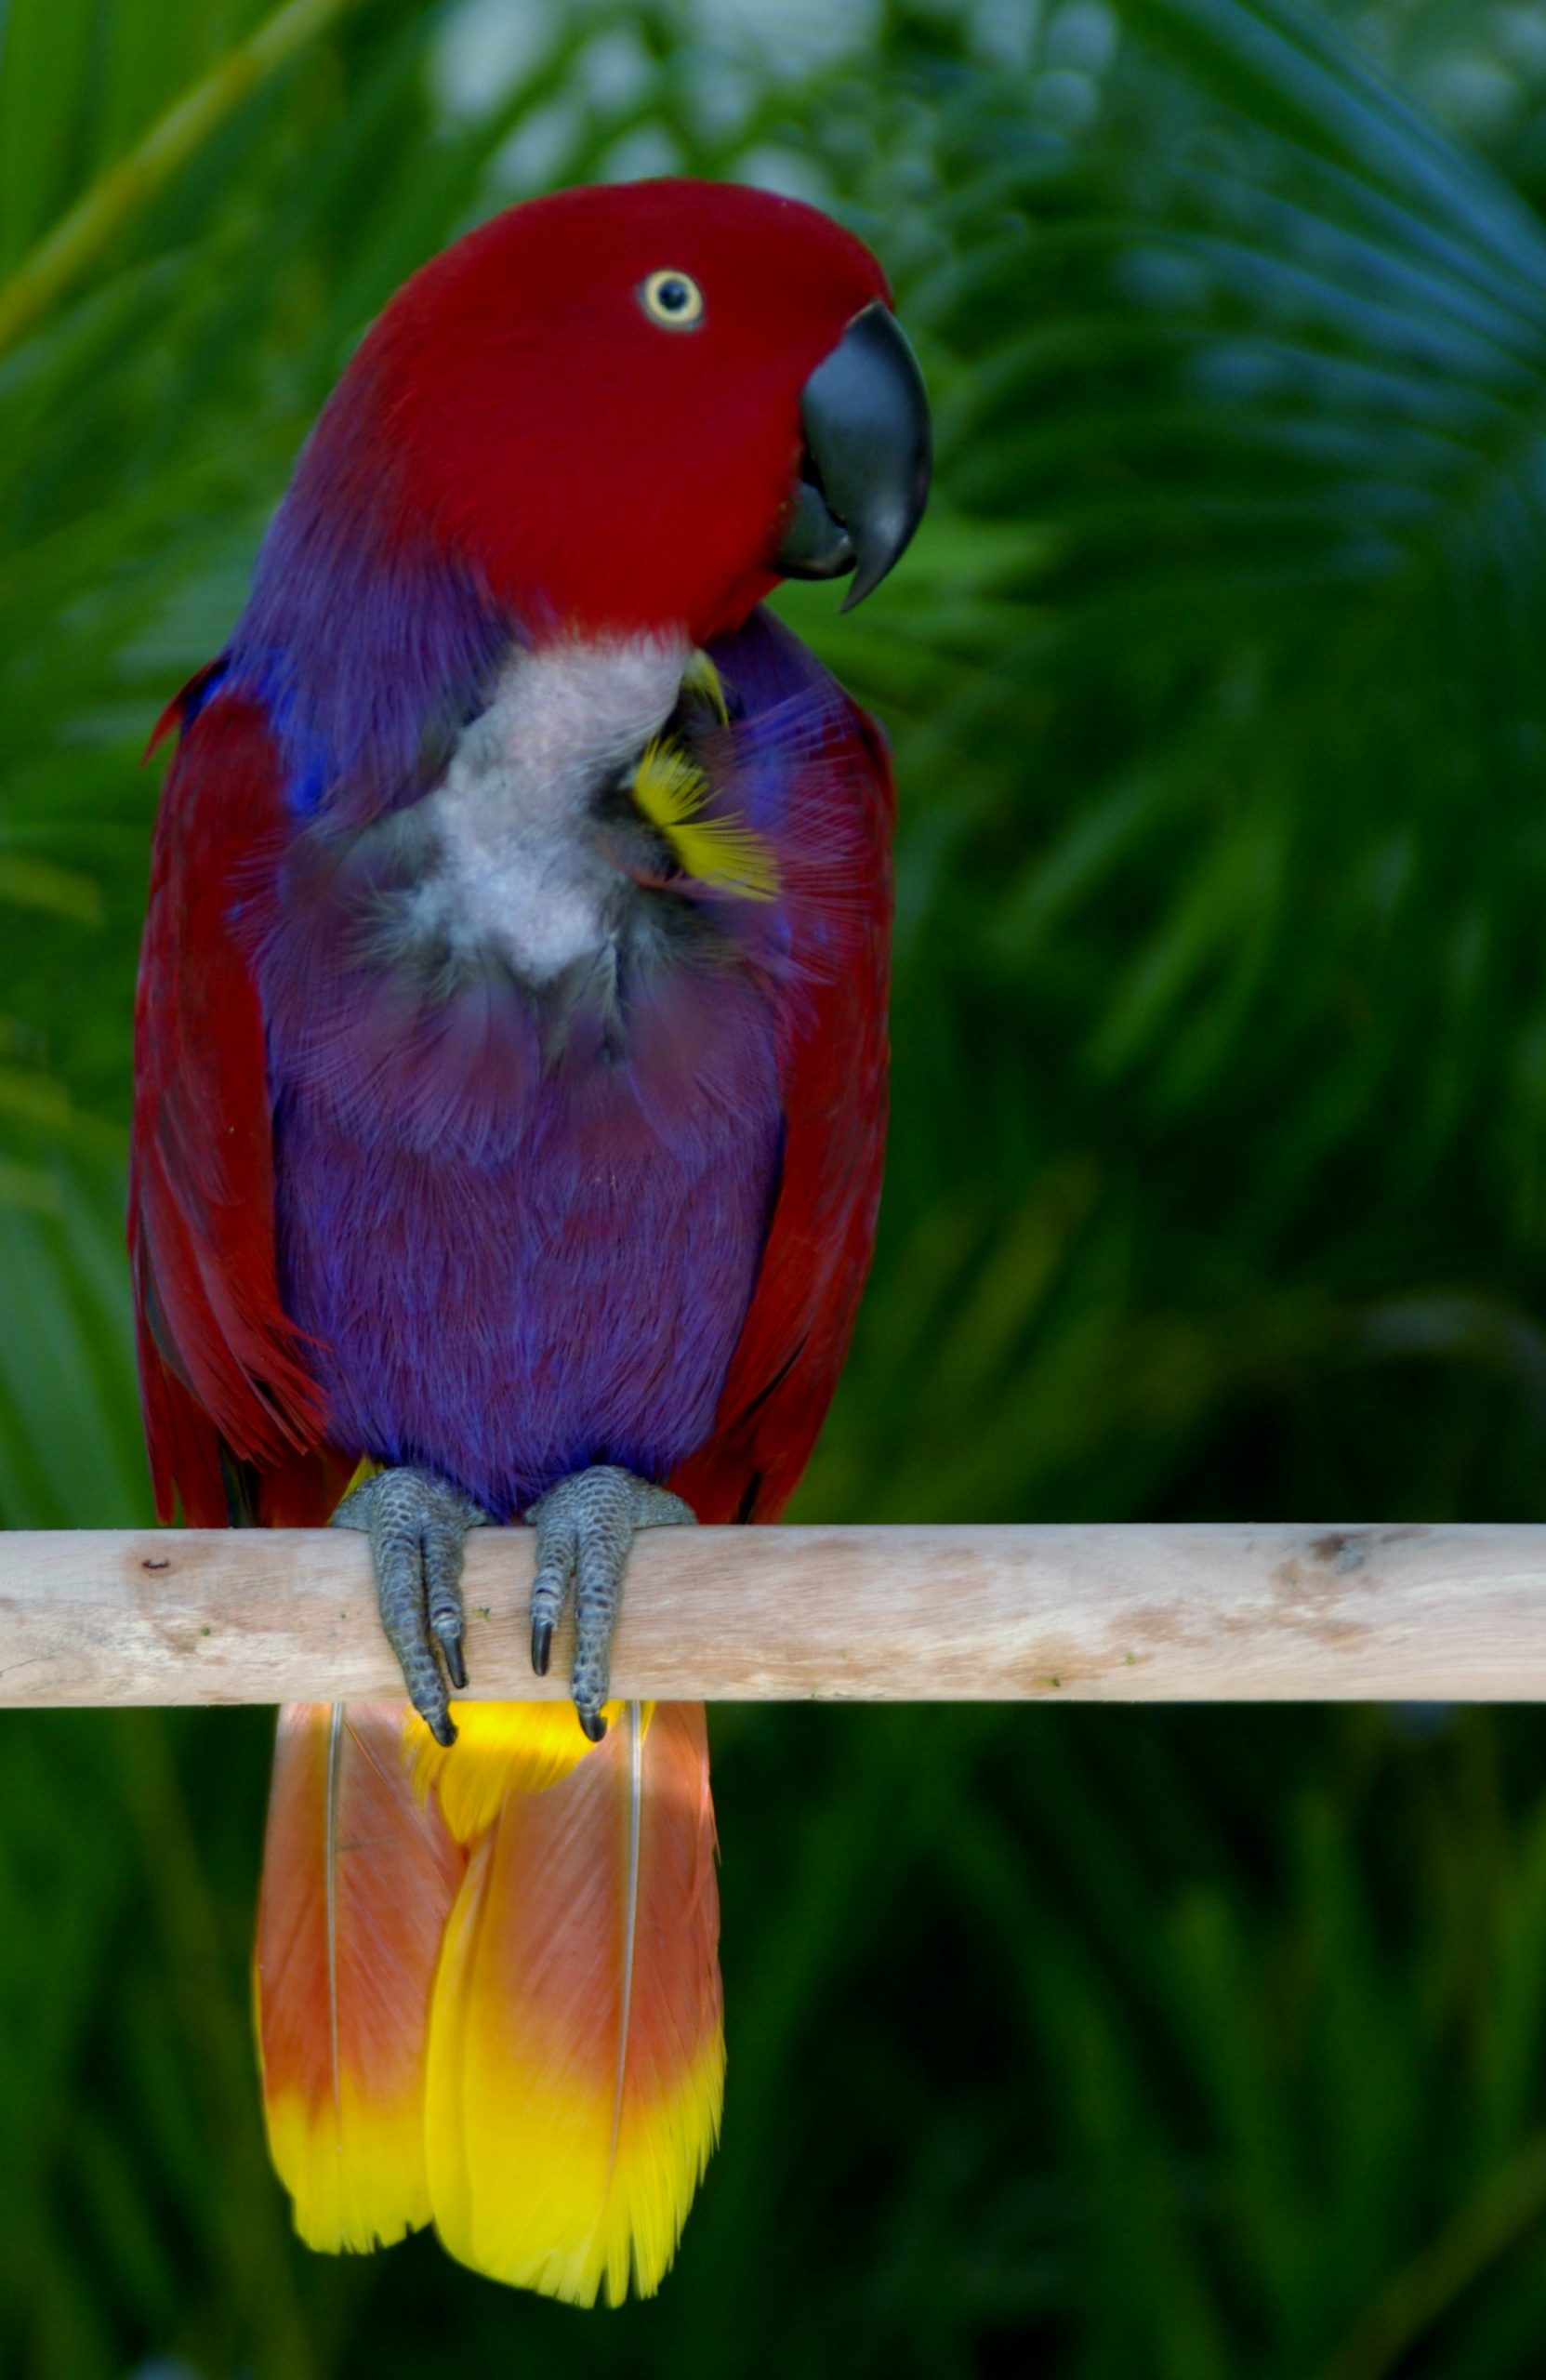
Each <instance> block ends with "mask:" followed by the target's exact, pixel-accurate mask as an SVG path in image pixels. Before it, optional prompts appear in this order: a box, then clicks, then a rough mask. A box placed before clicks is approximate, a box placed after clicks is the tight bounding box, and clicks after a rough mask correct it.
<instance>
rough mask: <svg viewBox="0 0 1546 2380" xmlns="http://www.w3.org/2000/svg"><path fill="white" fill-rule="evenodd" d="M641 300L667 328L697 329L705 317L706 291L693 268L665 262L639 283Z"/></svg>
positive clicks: (645, 307)
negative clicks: (680, 269)
mask: <svg viewBox="0 0 1546 2380" xmlns="http://www.w3.org/2000/svg"><path fill="white" fill-rule="evenodd" d="M639 302H640V304H641V306H642V307H643V309H644V311H645V312H646V314H648V316H649V318H650V320H651V322H652V323H658V324H660V327H661V329H662V330H665V331H695V330H696V329H697V327H698V324H700V323H701V322H702V320H703V291H702V290H701V289H700V288H699V287H698V284H697V283H696V282H695V281H694V278H693V276H692V274H691V273H690V272H679V271H677V269H676V267H675V266H674V265H663V266H662V267H661V269H660V271H658V272H651V273H647V274H646V275H645V277H644V279H643V280H642V281H641V283H640V284H639Z"/></svg>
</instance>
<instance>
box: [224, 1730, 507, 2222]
mask: <svg viewBox="0 0 1546 2380" xmlns="http://www.w3.org/2000/svg"><path fill="white" fill-rule="evenodd" d="M405 1715H406V1714H405V1712H404V1709H403V1706H402V1705H401V1704H398V1703H359V1702H357V1703H352V1704H350V1705H349V1706H348V1707H347V1708H346V1707H345V1706H344V1705H343V1704H341V1703H339V1704H330V1703H325V1702H307V1703H295V1704H291V1705H289V1706H288V1707H287V1708H286V1709H284V1711H282V1712H281V1713H280V1719H279V1737H278V1741H277V1743H276V1745H275V1748H274V1771H273V1785H272V1789H271V1794H270V1800H269V1827H268V1836H267V1840H266V1843H265V1845H264V1857H263V1887H262V1893H261V1896H260V1897H259V1901H258V1944H257V1951H256V1957H255V1964H254V1990H255V1997H256V2002H257V2015H258V2055H259V2057H260V2059H261V2063H262V2069H263V2102H264V2113H265V2116H266V2118H267V2122H268V2132H269V2149H270V2152H271V2155H272V2158H273V2161H274V2164H275V2166H276V2167H277V2168H278V2171H279V2175H280V2178H281V2180H282V2181H283V2182H284V2185H285V2188H287V2189H288V2190H289V2191H290V2193H291V2196H292V2197H293V2199H294V2201H295V2215H296V2228H297V2231H298V2232H299V2233H300V2235H301V2237H302V2239H303V2240H305V2241H308V2242H309V2243H310V2245H311V2246H312V2247H314V2248H332V2249H338V2248H373V2247H374V2246H375V2245H376V2243H377V2241H391V2240H399V2239H401V2238H402V2236H403V2232H404V2231H409V2230H413V2229H416V2228H417V2227H418V2226H419V2225H420V2224H423V2223H427V2222H428V2221H429V2211H430V2210H429V2183H428V2178H427V2175H426V2171H425V2158H424V2068H425V2038H426V2033H427V2030H428V2024H429V2001H430V1992H431V1988H432V1985H433V1982H434V1975H435V1964H436V1961H437V1959H438V1958H439V1955H440V1946H441V1937H442V1936H443V1932H444V1929H445V1922H446V1918H447V1916H448V1915H449V1913H450V1910H451V1907H452V1903H453V1901H454V1899H455V1897H456V1888H457V1886H458V1884H459V1883H460V1881H461V1877H462V1871H463V1869H464V1867H465V1865H466V1858H465V1854H464V1853H463V1851H462V1850H461V1847H460V1846H459V1845H457V1844H456V1842H455V1840H454V1839H453V1837H452V1835H451V1833H450V1831H449V1829H448V1828H447V1827H446V1825H445V1822H444V1820H443V1818H442V1817H441V1815H440V1812H439V1810H438V1808H437V1807H436V1806H435V1805H434V1804H433V1803H429V1804H426V1803H425V1802H424V1801H423V1800H422V1799H421V1798H420V1797H419V1796H417V1795H416V1793H415V1792H414V1786H413V1778H412V1771H411V1766H410V1762H409V1756H408V1747H407V1743H406V1740H405V1735H404V1726H403V1721H404V1716H405Z"/></svg>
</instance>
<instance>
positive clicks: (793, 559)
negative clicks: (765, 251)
mask: <svg viewBox="0 0 1546 2380" xmlns="http://www.w3.org/2000/svg"><path fill="white" fill-rule="evenodd" d="M799 418H800V428H801V430H802V431H803V432H804V438H805V454H804V457H803V459H802V461H801V464H800V479H799V488H798V489H797V491H796V496H795V506H794V511H793V513H792V515H791V516H790V518H789V520H788V522H787V523H786V527H785V531H784V536H783V539H782V541H781V543H780V545H779V549H778V551H777V553H776V554H775V555H774V556H773V563H772V567H773V569H774V570H776V571H777V572H778V574H779V575H780V577H783V578H840V577H841V576H842V575H843V573H844V572H845V571H849V570H851V571H852V573H853V584H852V587H851V588H849V590H848V593H847V594H846V595H845V596H844V598H843V601H842V605H841V608H842V610H843V611H845V612H852V609H853V606H854V605H855V603H862V602H864V600H865V596H866V595H868V594H869V593H870V592H871V590H872V589H873V588H877V587H879V584H880V581H881V580H882V579H883V578H884V577H885V575H886V573H887V572H888V571H889V570H890V569H891V567H892V563H893V562H899V561H900V560H901V558H902V555H903V554H904V553H905V551H906V549H907V547H908V545H909V543H910V542H911V539H912V535H913V531H914V530H915V529H916V528H917V527H918V522H919V521H920V520H921V519H922V517H923V508H924V506H925V504H926V503H927V502H928V500H929V470H930V466H931V463H932V459H933V455H932V440H931V437H930V432H929V400H928V397H927V395H926V394H925V391H924V387H923V375H922V373H921V372H920V371H919V370H918V358H917V357H916V356H915V355H914V353H913V350H912V349H911V348H910V347H909V346H908V344H907V342H906V340H905V338H904V337H903V336H902V333H901V330H900V329H899V328H898V326H897V321H896V317H895V315H894V314H893V313H892V311H891V309H890V308H889V307H888V306H883V305H882V304H881V303H880V301H879V299H877V300H876V302H875V304H874V305H873V306H866V307H865V311H864V312H863V313H862V314H855V315H854V317H853V320H852V322H851V323H850V324H849V326H848V328H847V330H846V331H844V333H843V335H842V337H841V338H840V339H839V342H838V344H837V346H836V347H835V348H834V349H833V350H832V352H831V354H830V355H828V356H827V357H826V358H825V360H824V361H823V362H822V363H820V364H817V366H816V368H815V370H814V371H813V373H812V375H811V377H810V378H809V379H808V380H807V381H806V383H805V388H804V390H803V393H802V394H801V397H800V402H799Z"/></svg>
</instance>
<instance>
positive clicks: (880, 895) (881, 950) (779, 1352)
mask: <svg viewBox="0 0 1546 2380" xmlns="http://www.w3.org/2000/svg"><path fill="white" fill-rule="evenodd" d="M850 719H851V724H852V733H853V745H852V751H851V753H850V754H849V755H848V756H847V757H848V760H849V765H850V768H851V769H852V774H853V776H854V777H855V778H856V779H857V780H858V781H859V782H860V783H861V784H863V783H865V781H866V780H867V784H868V787H869V790H870V792H871V795H872V799H871V800H869V801H868V802H867V803H866V804H865V809H864V816H865V847H864V851H863V862H862V875H861V881H862V884H863V887H864V901H865V909H864V916H863V921H862V925H861V927H860V929H859V931H858V932H857V933H856V934H855V935H854V936H853V938H852V944H851V945H850V946H848V947H847V948H845V952H844V963H843V964H842V965H841V966H840V967H839V968H838V969H837V970H835V971H833V972H830V973H829V974H827V975H826V976H824V977H822V978H821V979H820V980H819V981H818V982H817V983H816V984H815V985H814V986H813V990H812V992H811V994H810V996H809V997H808V998H804V999H802V1000H801V1001H799V1003H798V1005H797V1006H796V1007H795V1008H794V1009H793V1010H792V1012H790V1013H789V1014H788V1015H787V1016H786V1023H785V1027H784V1035H783V1042H782V1046H781V1049H780V1052H779V1073H780V1079H781V1084H782V1089H783V1106H784V1118H785V1137H784V1165H783V1172H782V1177H781V1180H780V1183H779V1193H778V1199H777V1203H776V1205H775V1206H774V1209H773V1221H772V1223H771V1224H770V1226H769V1231H768V1240H767V1246H766V1248H765V1249H764V1250H763V1253H762V1263H761V1267H760V1272H759V1274H758V1279H757V1288H756V1290H755V1292H754V1293H753V1297H752V1302H751V1305H750V1307H749V1308H748V1310H747V1318H746V1321H745V1323H744V1324H743V1325H742V1329H741V1336H740V1339H739V1341H738V1342H737V1343H736V1348H735V1353H734V1355H733V1358H732V1361H731V1367H730V1372H729V1376H728V1378H727V1379H726V1382H725V1386H724V1390H723V1393H722V1395H720V1408H719V1412H718V1414H717V1415H716V1417H715V1425H714V1435H713V1436H712V1437H711V1438H710V1439H709V1440H708V1441H707V1445H705V1446H703V1447H700V1448H698V1449H697V1451H696V1452H695V1453H694V1454H691V1455H689V1456H688V1458H687V1460H686V1461H685V1462H682V1463H679V1465H678V1466H677V1469H676V1471H675V1472H674V1473H673V1474H672V1477H671V1481H670V1485H671V1486H672V1488H675V1490H676V1492H677V1494H678V1495H679V1496H681V1497H684V1498H685V1500H686V1501H687V1502H688V1503H689V1504H691V1505H692V1507H693V1510H694V1512H695V1513H696V1514H697V1515H698V1518H699V1519H700V1520H701V1521H706V1522H720V1521H773V1520H776V1519H777V1518H778V1515H779V1514H780V1513H781V1512H782V1511H783V1509H784V1507H785V1505H786V1503H787V1501H788V1500H789V1498H790V1497H791V1496H792V1495H793V1493H794V1491H795V1488H797V1486H798V1485H799V1475H800V1474H801V1472H802V1471H803V1470H804V1468H805V1465H806V1463H807V1461H809V1459H810V1454H811V1449H812V1448H813V1446H814V1445H815V1442H816V1437H817V1434H818V1432H819V1431H820V1429H821V1425H822V1423H823V1421H825V1420H826V1408H827V1407H828V1406H829V1405H830V1404H831V1402H832V1395H833V1392H834V1390H835V1389H836V1387H837V1385H838V1375H839V1372H840V1371H841V1369H842V1365H843V1358H844V1356H845V1355H847V1353H848V1342H849V1340H850V1339H851V1337H852V1332H853V1322H854V1316H856V1314H857V1313H858V1310H859V1299H860V1295H861V1292H862V1291H863V1289H864V1286H865V1275H866V1274H867V1273H868V1271H869V1260H870V1252H871V1250H872V1248H873V1246H874V1242H875V1219H876V1214H877V1212H878V1210H879V1204H880V1176H881V1170H882V1167H883V1164H884V1159H885V1144H886V1074H887V1064H888V1060H889V1056H890V1041H889V1038H888V1035H887V1029H886V997H887V991H888V987H889V983H890V948H891V918H892V863H891V838H892V827H893V826H894V824H895V818H896V793H895V787H894V783H893V780H892V767H891V760H890V757H889V755H888V753H887V750H886V743H885V738H884V736H883V735H882V734H881V733H880V730H879V727H878V726H877V725H876V723H875V721H873V720H872V719H870V718H869V717H868V716H867V715H866V714H865V712H864V711H862V710H860V709H859V708H858V707H857V705H852V706H851V707H850Z"/></svg>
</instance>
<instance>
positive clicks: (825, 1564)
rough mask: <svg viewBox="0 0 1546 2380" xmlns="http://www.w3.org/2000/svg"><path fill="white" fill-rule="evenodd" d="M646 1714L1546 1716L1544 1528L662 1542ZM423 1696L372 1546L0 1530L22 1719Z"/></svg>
mask: <svg viewBox="0 0 1546 2380" xmlns="http://www.w3.org/2000/svg"><path fill="white" fill-rule="evenodd" d="M530 1581H531V1539H530V1537H529V1535H528V1534H527V1532H526V1531H524V1530H523V1529H519V1528H517V1529H509V1530H505V1529H481V1530H479V1531H478V1532H477V1533H476V1534H475V1535H474V1536H473V1538H472V1539H471V1540H470V1542H469V1551H468V1561H467V1575H466V1581H465V1584H466V1593H467V1604H468V1612H469V1629H468V1646H467V1656H468V1666H469V1673H470V1675H471V1678H472V1688H471V1691H472V1692H473V1693H475V1694H477V1695H479V1696H482V1697H486V1698H499V1697H512V1696H520V1697H535V1696H554V1695H561V1694H562V1692H563V1690H564V1689H563V1679H564V1677H565V1675H566V1673H567V1668H568V1661H567V1647H566V1644H565V1642H564V1640H563V1639H562V1637H561V1639H560V1641H559V1643H558V1645H557V1646H556V1647H555V1659H554V1664H553V1673H552V1675H551V1676H550V1677H549V1678H548V1680H547V1681H546V1682H544V1681H541V1680H538V1679H535V1678H534V1677H533V1675H532V1673H531V1670H530V1668H529V1666H528V1663H527V1658H526V1625H525V1617H524V1615H525V1604H526V1593H527V1589H528V1587H529V1585H530ZM613 1678H614V1689H615V1690H616V1691H618V1692H620V1693H623V1694H629V1695H641V1696H656V1697H677V1698H681V1699H700V1698H701V1699H707V1700H709V1701H714V1700H722V1701H735V1700H748V1699H754V1700H759V1701H802V1700H808V1699H833V1700H839V1699H840V1700H848V1701H919V1702H927V1701H974V1700H982V1701H995V1700H1003V1699H1028V1700H1035V1701H1118V1702H1120V1701H1143V1702H1201V1701H1207V1702H1282V1701H1361V1700H1383V1699H1393V1700H1445V1701H1460V1702H1528V1701H1540V1700H1546V1527H1416V1526H1413V1527H1396V1526H1380V1525H1367V1524H1366V1525H1361V1526H1346V1527H1333V1526H1331V1525H1329V1524H1328V1525H1325V1526H1317V1527H1273V1526H1257V1527H1226V1526H1205V1525H1196V1526H1189V1525H1174V1526H1166V1527H1143V1526H1128V1527H923V1528H746V1529H712V1528H706V1529H656V1530H651V1531H649V1532H648V1533H647V1534H645V1535H643V1536H642V1537H641V1539H640V1540H639V1541H638V1544H637V1545H636V1548H635V1551H634V1554H633V1558H632V1564H631V1567H630V1571H629V1577H628V1589H627V1593H626V1595H625V1598H624V1611H623V1620H622V1623H621V1625H620V1627H619V1629H618V1633H617V1640H616V1648H615V1655H614V1669H613ZM400 1691H401V1688H400V1686H399V1683H398V1680H397V1677H396V1674H395V1671H394V1668H393V1664H392V1661H391V1659H390V1655H389V1653H388V1650H387V1647H386V1644H385V1642H384V1641H383V1639H382V1637H381V1633H380V1631H379V1629H378V1627H377V1620H376V1616H375V1602H374V1596H373V1593H372V1588H371V1580H370V1565H369V1554H368V1550H367V1547H366V1544H365V1541H364V1540H363V1537H360V1536H358V1535H356V1534H354V1533H353V1532H351V1531H345V1530H329V1529H295V1530H283V1531H281V1530H273V1531H270V1530H258V1529H253V1530H232V1531H228V1530H223V1529H212V1530H193V1529H191V1530H185V1531H173V1530H154V1529H146V1530H139V1531H132V1530H131V1531H107V1530H102V1531H93V1530H80V1531H59V1532H28V1531H17V1532H13V1533H11V1534H8V1535H6V1534H0V1703H4V1704H8V1705H17V1706H33V1707H35V1706H39V1705H46V1704H53V1703H183V1702H279V1701H289V1700H302V1699H311V1700H329V1699H344V1700H353V1699H362V1698H370V1697H384V1696H392V1695H395V1694H397V1693H399V1692H400Z"/></svg>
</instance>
